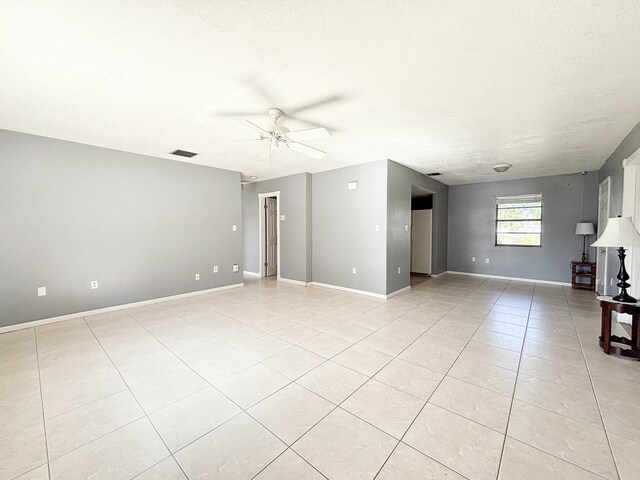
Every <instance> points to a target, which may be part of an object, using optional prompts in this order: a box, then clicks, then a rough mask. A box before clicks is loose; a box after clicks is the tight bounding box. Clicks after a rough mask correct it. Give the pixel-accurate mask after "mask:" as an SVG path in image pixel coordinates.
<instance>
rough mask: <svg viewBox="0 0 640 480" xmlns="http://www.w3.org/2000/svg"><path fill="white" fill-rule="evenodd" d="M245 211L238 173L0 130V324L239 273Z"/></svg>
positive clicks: (197, 286)
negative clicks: (40, 291)
mask: <svg viewBox="0 0 640 480" xmlns="http://www.w3.org/2000/svg"><path fill="white" fill-rule="evenodd" d="M241 215H242V212H241V198H240V174H239V173H237V172H231V171H226V170H220V169H215V168H210V167H204V166H199V165H193V164H188V163H183V162H176V161H171V160H166V159H161V158H154V157H148V156H144V155H136V154H133V153H126V152H121V151H116V150H109V149H106V148H98V147H92V146H88V145H82V144H78V143H72V142H66V141H62V140H54V139H50V138H44V137H38V136H34V135H27V134H22V133H16V132H10V131H6V130H0V230H1V234H0V326H6V325H12V324H17V323H22V322H26V321H30V320H37V319H42V318H48V317H54V316H58V315H64V314H69V313H75V312H81V311H86V310H92V309H97V308H102V307H108V306H114V305H121V304H126V303H131V302H137V301H141V300H147V299H153V298H159V297H165V296H170V295H176V294H181V293H186V292H193V291H197V290H204V289H209V288H213V287H220V286H224V285H231V284H236V283H241V282H242V240H241V239H242V218H241ZM234 224H235V225H237V227H238V228H237V231H236V232H233V231H232V225H234ZM234 263H237V264H239V265H240V271H239V272H238V273H232V264H234ZM214 265H218V266H219V273H217V274H214V273H213V266H214ZM195 273H199V274H200V280H199V281H196V280H195V279H194V274H195ZM92 280H97V281H98V282H99V288H98V289H97V290H91V289H90V282H91V281H92ZM38 286H46V287H47V296H45V297H38V296H37V295H36V289H37V287H38Z"/></svg>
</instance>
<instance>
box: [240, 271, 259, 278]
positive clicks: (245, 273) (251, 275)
mask: <svg viewBox="0 0 640 480" xmlns="http://www.w3.org/2000/svg"><path fill="white" fill-rule="evenodd" d="M242 274H243V275H246V276H247V277H258V278H260V274H259V273H256V272H248V271H247V270H243V271H242Z"/></svg>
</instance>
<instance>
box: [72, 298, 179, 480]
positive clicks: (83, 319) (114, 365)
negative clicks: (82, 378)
mask: <svg viewBox="0 0 640 480" xmlns="http://www.w3.org/2000/svg"><path fill="white" fill-rule="evenodd" d="M125 312H126V310H125ZM126 313H127V315H129V313H128V312H126ZM129 317H131V315H129ZM131 318H133V317H131ZM82 321H83V322H84V324H85V325H86V326H87V328H88V329H89V330H90V331H91V334H92V335H93V337H94V338H95V339H96V341H97V342H98V344H99V345H100V348H101V349H102V351H103V352H104V354H105V355H106V356H107V358H108V359H109V361H110V362H111V365H113V368H115V369H116V371H117V372H118V375H119V376H120V379H121V380H122V381H123V382H124V384H125V386H126V387H127V389H128V390H129V393H130V394H131V396H132V397H133V399H134V400H135V401H136V403H137V404H138V407H140V410H142V412H143V413H144V417H143V418H146V419H147V422H149V424H150V425H151V428H153V430H154V431H155V432H156V435H157V436H158V438H159V439H160V441H161V442H162V443H163V445H164V447H165V448H166V449H167V452H169V454H170V455H171V457H173V460H174V462H176V464H178V467H179V468H180V470H181V471H182V473H183V474H184V475H185V477H187V478H189V477H188V475H187V474H186V472H185V471H184V470H183V469H182V465H180V464H179V463H178V461H177V460H176V458H175V457H174V456H173V452H171V450H170V449H169V447H168V445H167V444H166V442H165V441H164V439H163V438H162V436H161V435H160V433H159V432H158V430H157V429H156V426H155V425H154V424H153V422H152V421H151V419H150V418H149V415H147V411H146V410H145V409H144V408H142V405H140V402H139V401H138V398H137V397H136V396H135V395H134V393H133V391H132V390H131V387H130V386H129V384H128V383H127V381H126V380H125V379H124V377H123V376H122V372H120V369H119V368H118V366H117V365H116V364H115V362H114V361H113V359H112V358H111V356H110V355H109V353H107V351H106V350H105V348H104V346H103V345H102V342H100V339H99V338H98V336H97V335H96V333H95V332H94V331H93V329H92V328H91V325H89V322H87V320H86V318H84V317H82ZM141 418H142V417H141ZM138 420H140V419H139V418H138V419H136V420H134V421H138ZM131 423H133V422H130V423H129V424H131ZM104 436H105V435H102V436H101V437H100V438H103V437H104ZM95 440H98V439H95ZM95 440H92V441H95ZM89 443H91V442H89ZM152 466H153V465H152ZM150 468H151V467H150ZM141 473H142V472H141Z"/></svg>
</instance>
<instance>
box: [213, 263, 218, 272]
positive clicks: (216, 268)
mask: <svg viewBox="0 0 640 480" xmlns="http://www.w3.org/2000/svg"><path fill="white" fill-rule="evenodd" d="M213 273H218V265H214V266H213Z"/></svg>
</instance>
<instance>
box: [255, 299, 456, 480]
mask: <svg viewBox="0 0 640 480" xmlns="http://www.w3.org/2000/svg"><path fill="white" fill-rule="evenodd" d="M423 303H426V302H423ZM385 304H386V302H385V303H384V304H382V305H385ZM382 305H379V306H378V307H380V306H382ZM418 305H422V304H418ZM418 305H415V306H414V308H411V309H409V310H407V311H406V312H404V313H403V314H402V315H400V316H398V317H396V318H395V319H394V320H391V322H388V323H386V324H385V325H382V326H380V327H379V328H378V329H377V330H374V331H372V332H371V333H370V334H369V335H367V336H365V337H363V338H362V339H360V340H359V341H358V342H356V343H354V344H352V345H351V346H349V347H346V348H345V349H344V350H341V351H340V352H338V353H336V354H335V355H333V356H332V357H330V358H328V359H326V361H325V362H322V363H321V364H319V365H317V366H316V367H314V368H313V369H312V370H311V371H313V370H315V369H316V368H318V367H319V366H320V365H323V364H325V363H327V362H330V361H331V362H332V363H335V364H336V365H340V366H342V367H344V368H347V369H349V370H351V371H353V372H355V373H358V374H360V375H364V374H362V373H360V372H358V371H356V370H353V369H352V368H350V367H347V366H345V365H341V364H339V363H337V362H333V361H332V359H333V358H334V357H336V356H337V355H340V353H342V352H344V351H345V350H347V349H349V348H351V347H352V346H354V345H357V344H358V343H360V342H361V341H362V340H364V339H366V338H368V337H369V336H371V335H373V334H375V333H377V332H378V331H379V330H381V329H383V328H385V327H386V326H387V325H389V324H390V323H392V322H394V321H395V320H397V319H399V318H401V317H402V316H404V315H405V314H406V313H408V312H410V311H412V310H414V309H415V308H417V307H418ZM456 306H457V305H456ZM378 307H374V308H372V309H371V310H368V311H367V312H370V311H373V310H375V309H376V308H378ZM453 308H455V307H453ZM453 308H452V309H453ZM452 309H451V310H452ZM449 311H450V310H449ZM367 312H365V313H367ZM447 313H448V312H447ZM360 315H361V314H360ZM445 316H446V314H445V315H443V316H442V317H440V318H439V319H438V320H436V322H434V323H433V324H431V325H429V327H428V328H427V329H426V330H425V331H424V332H422V333H421V334H420V335H419V336H418V337H416V338H415V339H414V340H413V341H411V342H410V343H409V344H408V345H407V346H406V347H404V348H403V349H402V350H401V351H400V352H398V354H397V355H395V356H393V358H392V359H391V360H389V362H387V363H385V364H384V365H383V366H382V367H381V368H380V369H378V371H376V372H375V373H374V374H373V375H372V376H370V377H368V379H367V380H366V381H365V382H363V383H362V385H360V386H359V387H358V388H356V389H355V390H354V391H353V392H351V393H350V394H349V395H347V397H345V398H344V399H343V400H342V401H341V402H340V403H338V404H335V403H334V402H333V401H331V400H329V399H327V398H325V397H323V396H322V395H320V394H318V393H316V392H314V391H312V390H309V389H308V388H307V387H305V386H304V385H301V384H299V383H297V381H294V382H295V383H296V385H298V386H301V387H303V388H305V389H306V390H308V391H310V392H311V393H313V394H315V395H318V396H319V397H320V398H322V399H324V400H326V401H328V402H329V403H331V404H332V405H334V406H335V407H334V408H332V409H331V411H329V412H328V413H327V414H326V415H324V416H323V417H322V418H320V419H319V420H318V421H317V422H315V423H314V424H313V425H312V426H311V427H309V428H308V429H307V430H306V431H305V433H303V434H302V435H301V436H300V437H298V438H297V439H296V441H295V442H293V443H292V444H291V446H290V447H289V448H291V447H292V446H293V444H295V443H296V442H298V441H299V440H300V439H301V438H302V437H304V436H305V435H306V434H307V433H308V432H309V431H311V430H312V429H313V428H314V427H315V426H316V425H318V424H319V423H320V422H321V421H322V420H324V419H325V418H327V417H328V416H329V415H330V414H331V413H333V412H334V411H335V410H337V409H338V408H340V409H341V410H343V411H344V412H346V413H348V414H349V415H352V416H354V417H356V418H357V419H358V420H360V421H362V422H365V423H366V424H368V425H370V426H371V427H373V428H375V429H376V430H379V431H380V432H382V433H384V434H385V435H389V436H390V437H391V438H393V439H394V440H397V438H396V437H394V436H393V435H390V434H389V433H387V432H385V431H384V430H382V429H380V428H379V427H377V426H376V425H373V424H372V423H370V422H369V421H367V420H365V419H363V418H361V417H359V416H358V415H356V414H354V413H351V412H350V411H348V410H346V409H344V408H342V407H341V405H342V404H343V403H344V402H346V401H347V400H348V399H349V398H350V397H351V396H352V395H354V394H355V393H356V392H357V391H358V390H360V389H361V388H362V387H363V386H364V385H366V384H367V383H369V381H371V380H375V379H374V377H375V376H376V375H377V374H378V373H380V371H381V370H383V369H384V368H385V367H386V366H387V365H389V364H390V363H391V362H392V361H393V360H396V359H398V357H399V355H401V354H402V352H404V351H405V350H406V349H407V348H409V347H410V346H411V345H413V344H414V343H415V342H416V341H418V339H419V338H420V337H422V335H424V334H425V333H426V332H427V331H429V330H430V329H431V328H432V327H433V326H434V325H436V324H437V323H438V322H439V321H440V320H442V318H444V317H445ZM347 322H348V321H347ZM347 322H344V323H347ZM300 348H302V347H300ZM363 348H368V347H363ZM370 350H373V349H370ZM374 351H376V350H374ZM311 353H314V352H311ZM378 353H383V352H378ZM316 355H317V354H316ZM385 355H386V354H385ZM389 356H391V355H389ZM407 363H410V362H407ZM412 365H415V364H412ZM416 366H419V365H416ZM421 368H425V367H421ZM427 370H429V369H427ZM307 373H309V372H307ZM436 373H440V372H436ZM304 375H306V373H305V374H303V375H301V376H300V377H298V378H297V379H296V380H298V379H300V378H302V377H303V376H304ZM364 376H367V375H364ZM376 381H379V380H376ZM292 383H293V382H292ZM380 383H383V382H380ZM384 385H386V384H384ZM387 386H389V387H391V388H393V389H395V390H398V391H400V392H402V391H401V390H399V389H397V388H396V387H393V386H392V385H387ZM283 388H284V387H283ZM275 393H277V392H274V394H275ZM403 393H405V392H403ZM272 395H273V394H272ZM409 395H410V394H409ZM269 396H271V395H269ZM412 396H413V395H412ZM266 398H268V397H266ZM416 398H419V397H416ZM420 400H422V399H421V398H420ZM261 401H262V400H261ZM257 403H260V402H257ZM257 403H256V404H257ZM256 421H259V420H257V419H256ZM398 442H399V441H398ZM396 446H397V445H396ZM291 450H292V451H293V452H295V453H296V454H297V455H298V456H300V457H301V458H303V459H304V460H305V461H306V462H307V463H309V465H311V466H312V467H313V468H314V469H316V470H318V469H317V468H316V467H315V466H314V465H313V464H311V463H310V462H309V461H308V460H307V459H306V458H304V457H303V456H302V455H300V454H298V453H297V452H296V451H295V450H294V449H293V448H291ZM393 450H395V447H394V449H393ZM393 450H392V451H391V453H393ZM391 453H390V454H389V456H391ZM273 461H275V459H274V460H273ZM273 461H272V462H270V463H269V465H270V464H271V463H273ZM385 463H386V460H385ZM269 465H267V466H265V467H264V468H263V469H262V470H261V471H260V472H258V473H257V474H256V476H257V475H259V474H260V473H261V472H262V471H263V470H264V469H266V468H267V467H268V466H269ZM318 471H320V470H318ZM320 473H322V472H320ZM323 476H324V475H323ZM253 478H255V477H253ZM325 478H326V477H325Z"/></svg>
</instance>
